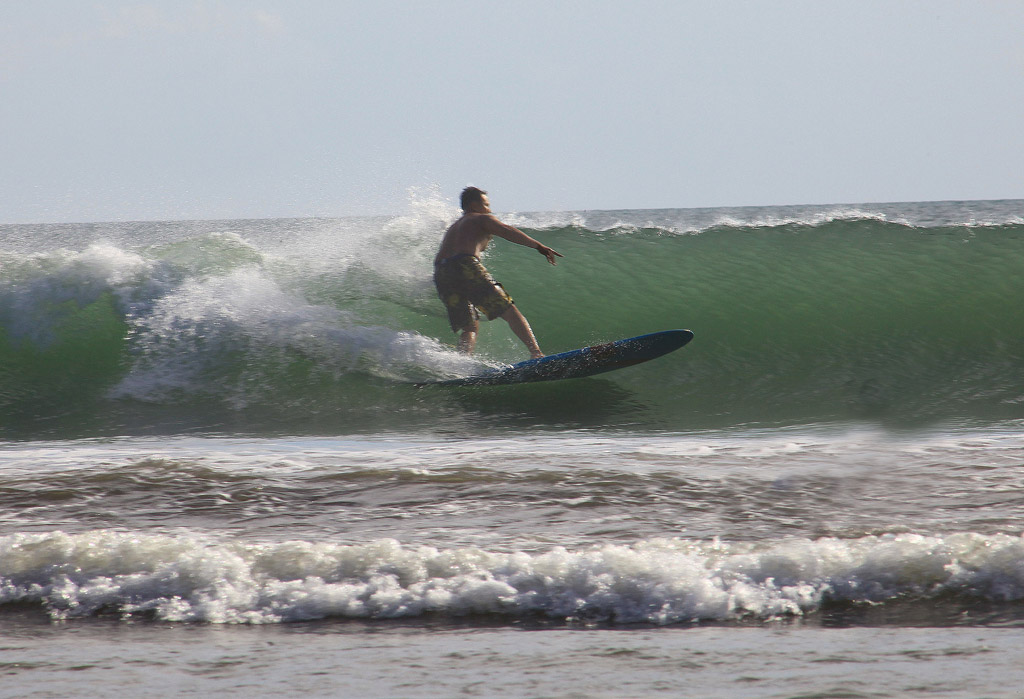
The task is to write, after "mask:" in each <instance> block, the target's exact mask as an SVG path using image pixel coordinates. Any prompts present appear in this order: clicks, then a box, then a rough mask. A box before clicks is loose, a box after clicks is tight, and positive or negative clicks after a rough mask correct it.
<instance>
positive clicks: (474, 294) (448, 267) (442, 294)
mask: <svg viewBox="0 0 1024 699" xmlns="http://www.w3.org/2000/svg"><path fill="white" fill-rule="evenodd" d="M434 286H436V287H437V295H438V297H439V298H440V299H441V302H442V303H443V304H444V307H445V308H447V309H448V322H449V323H450V324H451V326H452V330H453V331H455V332H459V331H460V330H465V329H466V328H468V327H469V326H471V325H472V324H473V322H474V321H476V320H478V319H479V318H480V313H481V312H483V313H484V315H486V316H487V320H494V319H495V318H497V317H498V316H500V315H501V314H502V313H504V312H505V311H507V310H508V309H509V308H510V307H511V306H512V304H513V303H515V302H514V301H513V300H512V297H511V296H509V295H508V294H507V293H505V289H503V288H502V286H501V284H499V283H498V282H496V281H494V278H493V277H491V275H490V274H489V273H488V272H487V270H486V269H485V268H484V266H483V265H482V264H481V263H480V260H479V259H478V258H477V257H475V256H474V255H469V254H467V253H460V254H458V255H452V256H451V257H446V258H444V259H443V260H441V261H440V262H439V263H438V264H437V265H435V267H434Z"/></svg>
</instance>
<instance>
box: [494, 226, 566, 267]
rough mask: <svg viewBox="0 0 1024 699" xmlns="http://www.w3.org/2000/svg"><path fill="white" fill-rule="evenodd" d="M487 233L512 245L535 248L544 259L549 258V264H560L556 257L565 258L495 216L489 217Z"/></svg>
mask: <svg viewBox="0 0 1024 699" xmlns="http://www.w3.org/2000/svg"><path fill="white" fill-rule="evenodd" d="M487 232H488V233H491V234H492V235H496V236H498V237H499V238H504V239H505V240H508V241H510V242H512V243H518V244H519V245H525V246H526V247H528V248H533V249H534V250H536V251H537V252H539V253H540V254H541V255H543V256H544V257H546V258H548V262H550V263H551V264H553V265H554V264H558V262H556V260H555V258H556V257H563V255H562V253H560V252H556V251H554V250H552V249H551V248H549V247H548V246H547V245H544V244H543V243H541V242H539V241H537V240H534V239H533V238H531V237H530V236H528V235H526V234H525V233H523V232H522V231H521V230H519V229H518V228H515V227H514V226H510V225H508V224H507V223H502V222H501V221H499V220H498V219H497V218H495V217H494V216H493V215H488V216H487Z"/></svg>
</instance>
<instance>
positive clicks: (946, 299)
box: [0, 201, 1024, 432]
mask: <svg viewBox="0 0 1024 699" xmlns="http://www.w3.org/2000/svg"><path fill="white" fill-rule="evenodd" d="M421 209H422V210H417V211H416V212H414V213H413V214H412V215H410V216H406V217H399V218H395V219H382V220H372V221H358V222H354V221H347V222H331V221H321V220H316V221H298V222H297V221H265V222H234V226H233V227H232V226H226V225H225V224H223V223H219V224H217V225H214V224H211V225H210V230H205V231H202V230H199V231H197V230H195V226H194V225H190V226H182V227H181V231H179V232H180V233H181V234H182V235H183V236H185V237H184V238H182V239H180V240H173V239H169V233H168V229H169V228H174V226H173V225H172V224H160V225H156V224H153V225H152V226H150V227H149V228H146V226H145V225H143V224H138V226H140V227H141V228H140V230H139V231H136V234H137V237H138V238H139V239H140V242H139V243H136V244H129V243H128V242H127V241H126V240H120V242H117V241H112V240H106V241H103V240H87V241H84V243H83V244H82V245H81V246H80V248H81V249H78V250H75V249H73V248H72V247H55V248H53V249H49V250H44V251H33V252H18V251H6V252H4V253H2V259H0V430H2V429H8V428H10V427H11V426H12V425H18V424H30V423H32V422H33V421H44V422H45V421H47V420H50V419H52V418H54V417H55V416H58V415H65V414H69V413H76V412H77V413H79V414H88V415H90V416H95V415H99V414H106V415H112V414H114V413H118V417H117V420H118V421H122V420H127V421H128V423H131V422H132V418H131V416H130V414H129V415H128V416H127V417H126V413H130V410H127V409H125V410H121V408H122V407H124V406H125V405H126V404H127V403H131V402H135V403H146V404H148V405H151V406H175V405H186V404H189V403H192V404H195V403H202V404H203V405H208V406H212V407H211V408H210V414H218V413H219V412H223V411H236V412H237V411H244V410H248V409H250V408H253V407H256V408H258V409H260V410H264V411H266V410H275V409H277V408H279V407H281V406H284V405H286V406H288V408H289V413H290V414H292V415H294V416H295V418H294V420H293V422H294V424H297V425H301V424H302V422H303V421H302V418H301V417H300V416H301V415H302V414H303V413H307V414H308V413H311V412H317V411H322V410H326V409H328V406H330V405H332V404H333V405H339V410H338V411H337V413H336V415H337V418H338V419H337V421H336V422H335V423H333V424H332V425H330V427H329V429H330V430H331V431H335V432H336V431H338V430H342V431H352V430H358V429H362V426H359V427H355V426H354V425H353V424H352V421H353V420H355V419H361V417H362V416H365V415H367V414H369V413H376V414H379V415H385V414H387V415H390V416H391V417H392V419H393V420H394V423H393V425H392V428H393V429H403V428H405V427H407V426H408V425H409V424H422V423H423V422H424V421H428V422H429V419H430V418H429V416H430V415H431V414H435V415H436V414H443V415H454V414H456V413H458V412H460V411H461V412H462V414H463V415H468V416H473V417H474V419H475V416H481V415H482V416H483V417H484V418H487V416H490V415H493V416H495V420H496V421H497V422H501V421H503V420H506V419H508V416H509V413H510V411H511V413H512V414H514V415H521V416H524V419H526V420H532V421H533V422H534V423H535V424H540V423H544V422H547V421H549V420H550V419H551V415H550V414H549V413H550V411H551V410H552V409H553V408H554V407H555V406H554V404H553V403H551V400H550V399H551V395H550V393H546V394H543V395H537V394H538V392H536V391H532V389H530V388H526V389H521V390H520V391H519V394H518V395H519V396H521V398H512V397H510V396H508V395H507V394H502V393H501V392H500V391H491V392H490V393H487V392H477V393H476V394H475V395H473V396H470V395H469V394H468V393H464V394H462V395H460V396H455V395H454V394H453V393H451V392H444V391H432V392H421V393H419V394H417V395H416V396H415V397H413V396H411V395H410V394H409V393H407V392H405V388H407V386H408V385H409V384H412V383H414V382H417V381H422V380H427V379H431V378H439V377H451V376H460V375H467V374H470V373H473V372H476V371H480V370H481V369H483V368H484V367H486V366H496V365H498V364H500V363H512V362H515V361H519V360H521V359H524V358H525V354H524V351H523V348H522V346H521V344H520V343H519V342H518V341H517V340H516V339H515V337H514V336H513V335H512V333H511V331H510V330H509V329H508V328H507V327H505V324H504V323H493V324H489V325H487V326H486V327H485V328H484V329H483V330H482V332H481V334H480V340H479V343H478V346H477V347H478V354H477V356H476V357H475V358H474V359H468V358H466V357H465V356H462V355H459V354H458V353H456V352H455V351H454V347H453V346H452V344H453V342H454V336H453V335H452V333H451V331H450V328H449V327H448V324H447V321H446V318H445V314H444V311H443V308H442V307H441V304H440V303H439V302H438V301H437V299H436V294H435V292H434V290H433V285H432V283H431V280H430V274H431V269H432V267H431V260H432V255H433V252H434V248H435V246H436V241H437V238H438V236H439V235H440V233H441V231H443V228H444V225H445V223H446V221H447V220H448V217H449V216H450V211H449V210H448V209H447V208H445V207H440V208H439V207H437V206H433V205H430V202H429V201H428V202H426V203H424V204H423V206H422V207H421ZM921 209H922V211H925V212H927V211H931V209H928V208H927V207H921ZM755 213H756V215H755V214H752V213H750V212H746V213H743V214H742V215H739V214H736V213H735V212H731V211H730V210H709V212H708V215H707V220H706V221H705V222H704V223H699V222H698V223H697V224H694V226H695V227H693V228H692V230H697V231H699V232H700V234H699V235H689V234H687V235H679V234H677V233H678V232H679V231H683V232H685V231H690V230H691V228H688V226H689V224H687V223H686V222H685V221H683V220H681V219H680V218H679V217H678V216H676V215H675V214H672V215H669V214H664V213H661V214H659V212H605V213H604V214H602V215H601V216H603V218H601V217H599V216H596V215H595V214H592V213H590V212H584V213H582V214H578V215H576V214H574V215H573V216H570V217H569V220H559V221H554V220H549V221H548V223H551V224H552V225H555V224H557V226H559V227H554V228H546V229H543V230H540V231H538V230H536V229H535V228H528V229H529V230H531V231H533V233H534V234H535V235H537V236H538V237H540V238H542V239H543V240H544V241H546V242H547V243H549V244H551V245H552V246H554V247H555V248H556V249H559V251H560V252H562V253H564V254H565V256H566V257H565V259H564V260H563V261H562V263H561V264H560V265H558V267H556V268H549V267H545V266H541V265H539V263H540V262H543V260H542V259H540V258H537V256H536V255H533V256H532V257H530V256H526V257H523V255H524V252H523V250H522V249H519V248H517V246H512V245H507V244H505V243H504V242H503V241H498V242H495V244H494V245H493V246H492V248H491V250H489V251H488V254H487V259H486V263H487V266H488V268H489V269H490V270H491V271H492V272H493V273H494V275H495V277H496V278H498V279H499V280H500V281H502V283H504V284H505V285H506V287H507V289H508V290H509V292H510V293H511V294H512V295H513V297H515V299H516V303H517V305H518V306H519V307H520V308H521V309H522V310H523V312H524V313H525V314H526V316H527V317H528V318H529V319H530V322H531V324H532V325H533V328H534V331H535V332H536V334H537V335H538V337H539V339H540V342H541V346H542V348H543V349H544V350H545V351H546V352H548V353H554V352H559V351H565V350H570V349H575V348H577V347H581V346H586V345H593V344H600V343H602V342H607V341H611V340H616V339H620V338H624V337H630V336H634V335H640V334H644V333H648V332H652V331H656V330H665V329H672V328H688V329H690V330H692V331H693V332H694V334H695V340H694V341H693V342H692V343H690V345H688V346H687V347H686V348H685V349H684V350H682V351H680V352H678V353H675V354H673V355H670V356H669V357H667V358H665V359H661V360H658V362H654V363H651V364H647V365H642V366H639V367H635V368H631V369H629V370H628V373H627V372H616V373H614V374H608V375H604V376H603V377H602V378H600V379H594V380H592V381H600V382H603V383H602V384H601V385H604V386H606V387H610V391H606V392H605V393H611V395H608V396H606V397H604V398H603V399H598V400H595V401H593V402H592V403H591V404H589V405H581V404H580V403H579V402H578V401H577V402H575V403H574V407H573V409H572V410H569V411H561V413H560V415H559V418H558V419H559V421H560V423H562V424H565V423H566V422H567V423H568V424H570V425H573V426H593V425H595V424H609V423H608V421H609V420H611V421H612V423H614V422H629V423H630V424H636V423H637V421H638V420H639V421H640V422H643V423H645V424H648V425H649V426H650V427H651V428H652V429H664V428H666V427H667V428H668V429H688V428H693V427H701V426H706V425H708V424H709V420H710V422H713V423H714V424H716V425H724V424H742V423H751V422H755V423H762V424H778V423H790V424H792V423H807V422H810V423H817V422H829V421H836V420H840V421H842V420H854V421H857V420H863V419H868V420H891V421H897V422H898V421H908V420H911V421H913V420H917V421H925V422H928V421H932V422H934V421H936V420H945V419H951V418H965V419H980V420H996V421H998V420H1007V419H1018V418H1020V417H1022V416H1024V413H1022V412H1021V410H1022V406H1024V392H1022V389H1021V387H1020V382H1019V381H1017V380H1016V379H1015V378H1014V377H1017V376H1019V375H1020V372H1021V370H1022V367H1024V354H1022V352H1021V347H1024V338H1022V337H1021V335H1020V333H1021V328H1024V316H1022V311H1021V307H1020V304H1019V302H1018V301H1019V299H1020V297H1021V295H1022V294H1024V286H1022V284H1024V281H1022V280H1024V268H1022V263H1021V260H1024V225H1020V224H1011V223H1007V220H1008V219H1007V217H1005V216H1004V217H1003V218H1002V219H998V220H1001V221H1002V223H1001V224H999V225H998V226H990V227H977V226H975V225H974V224H973V223H972V221H974V220H975V219H972V218H971V217H970V216H969V215H965V216H962V217H961V218H959V219H950V218H949V217H948V216H947V217H946V218H945V219H941V220H939V219H936V220H939V223H941V222H942V221H943V220H944V221H946V222H947V224H948V221H950V220H954V221H958V222H957V223H955V224H948V225H947V224H943V225H939V223H936V225H931V224H929V225H920V224H919V223H913V221H914V214H913V212H911V211H904V212H903V214H902V215H897V213H898V212H891V211H885V210H882V209H870V208H863V207H860V208H858V207H853V208H850V207H845V208H829V209H826V210H807V211H799V210H798V211H787V210H774V209H773V210H766V211H763V212H755ZM968 213H970V212H968ZM916 215H917V216H918V217H921V216H924V215H925V214H922V213H918V214H916ZM929 215H932V214H929ZM972 215H973V214H972ZM673 216H674V217H673ZM901 216H902V218H901ZM563 218H564V217H563ZM933 218H935V216H933ZM591 219H593V220H591ZM898 219H899V220H898ZM513 220H515V219H513ZM992 220H993V221H996V220H997V219H995V218H993V219H992ZM524 221H525V222H523V223H522V225H524V226H525V225H527V224H531V225H540V224H542V223H544V219H536V220H533V221H532V223H531V221H530V220H525V219H524ZM243 224H244V225H243ZM108 233H111V235H112V236H113V233H117V234H118V235H119V236H122V237H123V238H124V237H127V236H128V232H125V231H120V232H119V231H108ZM147 234H148V237H147ZM90 235H94V233H92V232H90ZM115 237H116V236H115ZM80 242H81V241H80ZM576 385H577V386H578V384H576ZM626 393H628V394H629V395H626ZM534 395H535V396H536V397H535V398H533V399H532V401H531V398H530V396H534ZM560 407H564V406H560ZM599 407H600V408H602V409H601V410H596V409H597V408H599ZM172 410H173V409H172ZM595 410H596V412H595ZM119 411H120V412H119ZM545 411H547V412H545ZM609 413H614V414H613V415H610V414H609ZM403 417H405V418H408V420H407V421H406V422H405V423H404V424H403V423H402V419H403ZM177 419H178V417H177V416H176V417H174V418H173V420H177ZM203 419H207V418H203ZM156 420H157V422H159V417H157V418H156ZM595 421H597V422H596V423H595ZM274 422H276V423H277V424H281V421H280V415H278V416H275V417H274ZM122 424H123V423H122ZM257 429H258V428H257Z"/></svg>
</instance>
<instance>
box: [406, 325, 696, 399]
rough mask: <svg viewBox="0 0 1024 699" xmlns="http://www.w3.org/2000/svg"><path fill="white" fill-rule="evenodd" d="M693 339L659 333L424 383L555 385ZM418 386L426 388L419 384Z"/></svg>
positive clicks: (677, 332) (689, 335)
mask: <svg viewBox="0 0 1024 699" xmlns="http://www.w3.org/2000/svg"><path fill="white" fill-rule="evenodd" d="M692 339H693V333H692V332H690V331H689V330H663V331H661V332H656V333H650V334H648V335H638V336H637V337H630V338H627V339H625V340H617V341H615V342H608V343H605V344H603V345H594V346H593V347H584V348H582V349H577V350H572V351H570V352H562V353H561V354H551V355H548V356H546V357H540V358H539V359H528V360H526V361H525V362H519V363H518V364H513V365H512V366H507V367H504V368H501V369H491V370H490V371H486V372H484V373H482V374H476V375H475V376H464V377H461V378H458V379H447V380H444V381H431V382H427V383H429V384H430V385H438V386H501V385H505V384H514V383H528V382H533V381H556V380H559V379H576V378H581V377H583V376H593V375H594V374H601V373H604V372H606V371H614V370H615V369H622V368H624V367H627V366H633V365H634V364H640V363H641V362H646V361H649V360H651V359H656V358H657V357H660V356H662V355H663V354H668V353H669V352H672V351H675V350H677V349H679V348H680V347H682V346H683V345H685V344H686V343H687V342H689V341H690V340H692ZM419 385H421V386H423V385H427V384H422V383H421V384H419Z"/></svg>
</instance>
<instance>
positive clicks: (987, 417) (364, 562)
mask: <svg viewBox="0 0 1024 699" xmlns="http://www.w3.org/2000/svg"><path fill="white" fill-rule="evenodd" d="M457 215H458V212H457V211H456V209H455V208H454V206H453V205H452V203H451V202H449V201H446V200H444V199H442V198H439V197H437V196H432V195H430V194H429V193H428V194H423V195H419V196H414V197H413V198H412V199H411V201H410V202H409V205H408V210H407V211H406V213H405V214H403V215H399V216H393V217H373V218H346V219H280V220H231V221H171V222H128V223H125V222H121V223H84V224H39V225H0V697H61V696H126V695H127V696H140V697H142V696H153V697H157V696H167V695H168V694H175V695H179V696H190V695H191V696H203V695H209V694H213V693H216V694H218V695H224V696H253V695H267V696H288V695H303V696H353V697H356V696H358V697H406V696H407V697H435V696H484V697H489V696H503V697H634V696H635V697H646V696H659V695H660V696H694V697H791V698H796V697H801V698H810V697H819V698H825V697H847V698H859V697H904V696H929V697H930V696H942V697H965V698H966V697H1024V689H1022V687H1024V536H1022V534H1024V201H975V202H928V203H905V204H859V205H837V206H794V207H764V208H735V209H722V208H719V209H673V210H634V211H580V212H548V213H517V212H511V213H504V214H500V215H499V216H500V218H502V220H505V221H507V222H509V223H511V224H513V225H515V226H517V227H519V228H521V229H522V230H524V231H526V232H527V233H529V234H530V235H531V236H533V237H535V238H537V239H539V240H541V241H542V242H544V243H545V244H547V245H550V246H551V247H553V248H555V249H556V250H558V251H559V252H561V253H562V254H563V255H564V256H565V257H564V259H562V260H561V261H560V262H559V264H558V266H557V267H551V266H550V265H548V264H547V263H546V261H545V260H544V259H543V258H542V257H540V256H538V255H536V253H534V252H532V251H531V250H528V249H526V248H523V247H519V246H516V245H513V244H511V243H508V242H507V241H503V240H496V241H495V242H494V243H493V244H492V245H491V248H490V250H488V253H487V256H486V259H485V264H486V265H487V266H488V268H489V269H490V270H491V272H492V273H493V274H494V276H495V277H496V278H497V279H498V280H500V281H501V282H502V283H503V284H504V285H505V287H506V289H507V290H508V291H509V292H510V293H511V295H512V296H513V297H514V298H515V299H516V302H517V305H518V306H519V308H520V309H521V310H522V311H523V313H524V314H525V315H526V316H527V318H528V319H529V320H530V322H531V324H532V325H533V328H534V331H535V332H536V334H537V336H538V338H539V340H540V343H541V347H542V349H543V350H544V351H546V352H548V353H554V352H560V351H565V350H570V349H575V348H577V347H581V346H585V345H591V344H597V343H601V342H606V341H610V340H616V339H620V338H624V337H630V336H633V335H640V334H644V333H648V332H653V331H657V330H667V329H673V328H687V329H690V330H692V331H693V333H694V335H695V338H694V340H693V341H692V342H691V343H690V344H689V345H687V346H686V347H684V348H682V349H680V350H679V351H677V352H674V353H672V354H669V355H666V356H665V357H662V358H660V359H657V360H655V361H652V362H649V363H646V364H643V365H638V366H635V367H630V368H627V369H623V370H620V371H616V372H612V373H609V374H603V375H600V376H597V377H592V378H587V379H574V380H569V381H559V382H550V383H541V384H530V385H518V386H507V387H474V388H466V387H463V388H454V387H441V386H424V387H417V385H416V384H417V383H419V382H422V381H425V380H430V379H439V378H450V377H456V376H463V375H468V374H471V373H474V372H477V371H480V370H482V369H486V368H489V367H495V366H499V365H501V364H505V363H512V362H516V361H520V360H522V359H525V358H526V352H525V350H524V348H523V347H522V345H521V344H519V343H518V341H517V340H516V339H515V338H514V336H513V335H512V333H511V332H510V331H509V329H508V327H507V325H506V324H505V323H503V322H501V321H497V322H494V323H485V324H483V325H482V328H481V337H480V341H479V344H478V354H477V355H475V356H474V357H466V356H463V355H460V354H458V353H456V352H455V351H454V347H453V345H454V342H455V339H456V338H455V336H454V335H453V334H452V333H451V332H450V330H449V328H448V325H447V320H446V317H445V314H444V310H443V308H442V306H441V304H440V302H439V301H438V300H437V298H436V296H435V293H434V290H433V286H432V283H431V279H430V277H431V273H432V268H431V262H432V258H433V255H434V252H435V251H436V248H437V245H438V242H439V240H440V236H441V234H442V233H443V231H444V229H445V227H446V226H447V225H448V224H449V223H450V222H451V221H452V220H454V219H455V218H456V217H457Z"/></svg>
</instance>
